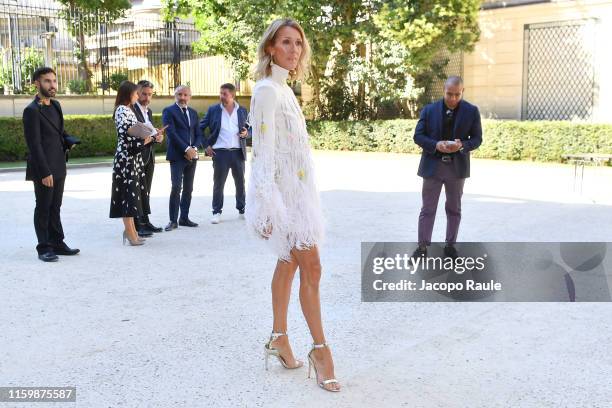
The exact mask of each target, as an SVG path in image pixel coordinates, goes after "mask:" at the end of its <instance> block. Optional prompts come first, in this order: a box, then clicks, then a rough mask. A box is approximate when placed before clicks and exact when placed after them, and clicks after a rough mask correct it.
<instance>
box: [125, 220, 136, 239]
mask: <svg viewBox="0 0 612 408" xmlns="http://www.w3.org/2000/svg"><path fill="white" fill-rule="evenodd" d="M122 219H123V226H124V227H125V232H126V234H127V236H128V238H129V239H130V241H138V232H136V226H135V225H134V218H133V217H123V218H122Z"/></svg>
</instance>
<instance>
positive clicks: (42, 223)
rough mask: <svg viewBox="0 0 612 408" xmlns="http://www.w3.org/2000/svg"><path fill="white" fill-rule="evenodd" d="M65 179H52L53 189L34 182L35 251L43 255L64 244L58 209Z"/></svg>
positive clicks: (60, 204)
mask: <svg viewBox="0 0 612 408" xmlns="http://www.w3.org/2000/svg"><path fill="white" fill-rule="evenodd" d="M65 180H66V179H65V178H55V177H54V178H53V187H46V186H45V185H44V184H42V182H40V181H34V195H35V197H36V207H35V208H34V230H35V231H36V238H38V245H37V246H36V251H38V253H39V254H43V253H45V252H47V251H49V250H53V249H54V248H56V247H59V246H61V244H62V243H63V242H64V229H63V228H62V221H61V219H60V208H61V206H62V198H63V196H64V181H65Z"/></svg>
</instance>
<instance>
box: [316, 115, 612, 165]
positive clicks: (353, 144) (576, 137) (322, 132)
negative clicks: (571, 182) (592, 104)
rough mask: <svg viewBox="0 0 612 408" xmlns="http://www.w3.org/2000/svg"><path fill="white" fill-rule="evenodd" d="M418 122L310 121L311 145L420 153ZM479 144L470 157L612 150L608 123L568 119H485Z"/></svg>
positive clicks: (544, 156) (543, 158)
mask: <svg viewBox="0 0 612 408" xmlns="http://www.w3.org/2000/svg"><path fill="white" fill-rule="evenodd" d="M416 123H417V121H416V120H406V119H397V120H387V121H355V122H348V121H343V122H330V121H311V122H309V123H308V131H309V134H310V143H311V145H312V147H314V148H316V149H323V150H349V151H365V152H394V153H420V152H421V148H420V147H419V146H417V145H416V144H415V143H414V142H413V140H412V137H413V135H414V128H415V126H416ZM483 133H484V136H483V140H484V142H483V144H482V145H481V146H480V148H479V149H477V150H475V151H474V152H473V153H472V154H473V156H474V157H479V158H487V159H503V160H530V161H540V162H560V161H561V160H562V155H563V154H577V153H601V154H612V125H609V124H586V123H584V124H583V123H571V122H560V121H559V122H554V121H538V122H527V121H525V122H521V121H506V120H484V121H483Z"/></svg>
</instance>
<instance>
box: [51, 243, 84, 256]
mask: <svg viewBox="0 0 612 408" xmlns="http://www.w3.org/2000/svg"><path fill="white" fill-rule="evenodd" d="M79 252H81V250H80V249H78V248H70V247H69V246H68V245H66V244H65V243H62V245H61V246H59V247H56V248H53V253H55V255H68V256H70V255H76V254H78V253H79Z"/></svg>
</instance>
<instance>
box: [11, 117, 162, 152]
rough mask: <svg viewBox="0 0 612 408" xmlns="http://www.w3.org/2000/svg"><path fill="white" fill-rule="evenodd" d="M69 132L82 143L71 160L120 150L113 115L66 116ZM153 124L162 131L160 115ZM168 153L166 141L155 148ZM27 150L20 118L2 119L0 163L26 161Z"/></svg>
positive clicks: (67, 130)
mask: <svg viewBox="0 0 612 408" xmlns="http://www.w3.org/2000/svg"><path fill="white" fill-rule="evenodd" d="M64 121H65V127H66V132H68V133H69V134H71V135H74V136H76V137H78V138H79V139H81V141H82V144H80V145H78V146H76V147H75V148H74V149H72V150H71V151H70V157H94V156H112V155H113V154H115V150H116V149H117V132H116V128H115V124H114V122H113V119H112V118H111V115H66V116H64ZM153 124H154V125H155V126H157V127H161V126H162V124H161V114H155V115H153ZM155 150H156V152H158V153H159V152H165V151H166V141H165V139H164V143H163V144H162V145H158V146H156V148H155ZM26 153H27V146H26V143H25V138H24V134H23V122H22V120H21V118H0V161H18V160H24V158H25V157H26Z"/></svg>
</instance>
